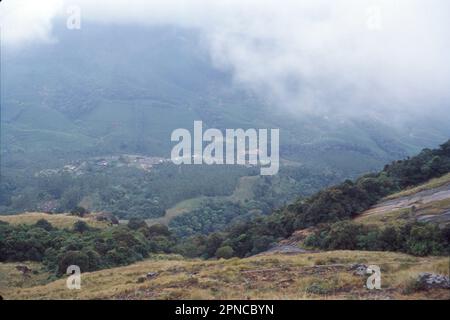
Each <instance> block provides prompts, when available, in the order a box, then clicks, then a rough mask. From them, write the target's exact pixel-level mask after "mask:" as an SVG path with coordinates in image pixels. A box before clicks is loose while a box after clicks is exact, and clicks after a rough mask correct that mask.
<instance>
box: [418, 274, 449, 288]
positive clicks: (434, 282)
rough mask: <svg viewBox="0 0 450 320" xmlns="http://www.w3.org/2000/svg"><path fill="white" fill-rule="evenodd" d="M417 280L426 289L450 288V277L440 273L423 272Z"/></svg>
mask: <svg viewBox="0 0 450 320" xmlns="http://www.w3.org/2000/svg"><path fill="white" fill-rule="evenodd" d="M417 282H418V283H419V285H420V287H422V288H424V289H450V279H449V277H446V276H443V275H440V274H434V273H428V272H425V273H421V274H419V277H418V278H417Z"/></svg>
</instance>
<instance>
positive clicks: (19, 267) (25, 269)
mask: <svg viewBox="0 0 450 320" xmlns="http://www.w3.org/2000/svg"><path fill="white" fill-rule="evenodd" d="M16 269H17V270H18V271H20V272H22V274H23V275H28V274H29V273H30V272H31V269H30V268H28V267H27V266H24V265H17V266H16Z"/></svg>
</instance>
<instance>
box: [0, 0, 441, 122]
mask: <svg viewBox="0 0 450 320" xmlns="http://www.w3.org/2000/svg"><path fill="white" fill-rule="evenodd" d="M71 5H78V6H79V7H80V9H81V18H82V23H83V21H94V22H103V23H112V22H114V23H120V24H143V25H154V24H169V25H175V26H180V27H188V28H196V29H198V30H199V31H200V32H201V33H202V34H203V36H204V39H205V41H206V45H207V48H209V50H210V54H211V57H212V58H213V61H214V63H215V65H216V66H217V67H218V68H224V69H227V70H230V71H231V72H232V74H233V76H234V79H235V81H236V83H237V84H240V85H243V86H246V87H248V88H251V89H253V90H255V92H257V93H260V94H264V95H266V96H267V97H268V98H271V99H274V101H276V102H277V104H278V105H281V106H284V107H286V108H287V109H289V110H293V111H308V110H314V111H321V110H325V111H329V110H330V109H333V110H339V112H343V113H357V112H359V111H361V110H363V109H364V110H366V111H367V110H374V111H377V112H379V111H385V110H390V111H394V113H395V112H396V113H402V112H405V111H406V112H408V111H414V112H421V111H422V112H423V111H424V110H426V112H427V113H429V112H433V111H434V112H437V113H442V112H446V111H450V110H449V109H450V108H449V106H450V104H449V102H450V90H449V88H450V62H449V58H448V57H449V56H450V34H449V33H450V1H448V0H292V1H291V0H273V1H263V0H239V1H238V0H236V1H235V0H231V1H226V0H220V1H219V0H217V1H214V0H185V1H175V0H156V1H151V0H150V1H149V0H145V1H144V0H124V1H119V0H116V1H114V0H96V1H91V0H81V1H77V0H71V1H66V0H40V1H36V0H5V1H2V3H1V4H0V6H1V13H0V18H1V25H2V46H3V47H10V48H15V49H20V48H22V47H23V46H24V45H25V44H27V43H29V42H42V43H43V44H46V45H52V43H54V42H55V41H58V39H56V38H55V37H54V36H53V35H52V26H53V23H54V22H55V20H56V19H55V18H58V17H67V16H68V14H67V8H68V7H69V6H71ZM81 27H83V24H82V25H81ZM428 108H432V110H431V111H430V110H429V109H428Z"/></svg>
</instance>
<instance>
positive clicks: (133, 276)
mask: <svg viewBox="0 0 450 320" xmlns="http://www.w3.org/2000/svg"><path fill="white" fill-rule="evenodd" d="M353 263H364V264H367V265H370V264H376V265H379V266H380V267H381V272H382V290H368V289H366V288H364V284H365V281H366V277H361V276H357V275H354V274H353V273H352V272H351V271H349V266H350V265H351V264H353ZM448 263H449V261H448V258H442V257H427V258H418V257H412V256H408V255H405V254H398V253H390V252H361V251H333V252H320V253H311V254H299V255H280V254H275V255H264V256H255V257H251V258H246V259H237V258H234V259H230V260H219V261H202V260H185V259H182V258H181V257H177V256H175V257H174V256H163V257H159V259H155V258H154V259H149V260H147V261H143V262H139V263H136V264H133V265H130V266H126V267H120V268H114V269H108V270H102V271H97V272H91V273H85V274H83V275H82V284H81V286H82V288H81V290H68V289H66V287H65V279H60V280H57V281H54V282H51V283H49V284H45V285H38V286H35V287H31V288H23V287H22V288H21V287H13V288H10V289H9V290H8V294H7V295H5V296H4V298H6V299H412V298H420V299H430V298H431V299H446V298H450V296H449V291H448V290H433V291H429V292H411V293H405V288H406V287H407V286H408V285H409V283H410V282H411V279H414V278H415V277H417V275H418V274H419V273H420V272H435V273H440V274H448V269H449V266H448ZM148 272H158V276H157V277H155V278H152V279H148V280H146V281H144V282H142V283H138V281H137V279H138V278H139V277H142V276H144V275H145V274H147V273H148Z"/></svg>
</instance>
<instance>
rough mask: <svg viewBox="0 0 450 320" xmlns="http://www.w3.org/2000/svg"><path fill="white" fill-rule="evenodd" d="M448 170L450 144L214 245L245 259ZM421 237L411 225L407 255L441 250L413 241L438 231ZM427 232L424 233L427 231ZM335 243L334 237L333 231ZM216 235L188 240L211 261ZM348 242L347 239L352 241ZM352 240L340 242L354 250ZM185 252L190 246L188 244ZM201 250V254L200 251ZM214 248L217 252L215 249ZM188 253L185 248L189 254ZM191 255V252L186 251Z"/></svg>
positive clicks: (235, 229) (241, 226)
mask: <svg viewBox="0 0 450 320" xmlns="http://www.w3.org/2000/svg"><path fill="white" fill-rule="evenodd" d="M448 172H450V140H449V141H447V142H446V143H444V144H443V145H441V146H440V148H438V149H435V150H430V149H425V150H423V151H422V152H421V153H420V154H419V155H417V156H415V157H412V158H408V159H406V160H400V161H395V162H393V163H392V164H390V165H387V166H385V167H384V169H383V170H382V171H381V172H378V173H373V174H367V175H364V176H362V177H360V178H358V179H356V180H355V181H350V180H347V181H345V182H343V183H341V184H339V185H337V186H333V187H330V188H327V189H325V190H323V191H320V192H318V193H316V194H314V195H313V196H311V197H309V198H306V199H299V200H297V201H296V202H295V203H294V204H292V205H289V206H287V207H285V208H283V209H280V210H277V211H275V212H274V213H273V214H271V215H269V216H266V217H261V216H258V217H255V218H253V219H251V220H250V221H248V222H241V223H238V224H235V225H233V226H231V227H229V228H228V229H227V230H226V231H225V233H220V234H219V236H218V237H219V238H220V237H222V238H223V242H222V243H217V241H216V242H215V245H216V246H217V248H219V247H221V246H225V245H226V246H230V247H231V248H232V249H233V252H234V255H235V256H238V257H245V256H248V255H251V254H255V253H258V252H261V251H264V250H266V249H268V248H269V247H270V245H271V244H273V243H274V242H276V241H277V240H280V239H282V238H286V237H288V236H290V235H291V234H292V232H294V231H295V230H298V229H302V228H307V227H310V226H315V225H318V224H321V223H328V224H330V223H335V222H339V221H344V220H348V219H351V218H352V217H355V216H357V215H358V214H360V213H362V212H363V211H365V210H367V209H368V208H369V207H370V206H372V205H373V204H375V203H376V202H377V201H378V200H380V199H381V198H382V197H385V196H387V195H389V194H392V193H395V192H398V191H400V190H402V189H404V188H407V187H411V186H415V185H417V184H420V183H423V182H425V181H428V180H429V179H431V178H435V177H439V176H441V175H443V174H445V173H448ZM424 228H432V230H431V231H430V230H429V229H426V230H428V231H426V232H428V233H427V234H426V235H425V236H423V232H425V231H421V230H422V229H420V226H414V228H412V229H411V230H413V231H414V232H412V234H411V235H410V238H408V239H410V240H409V241H412V242H411V243H410V244H408V248H402V249H398V250H404V251H405V252H411V253H413V254H419V255H420V254H428V253H430V252H441V249H436V248H434V247H433V249H430V244H424V243H421V240H420V239H421V238H420V237H419V236H418V237H416V236H415V234H416V233H418V234H420V235H421V237H422V238H423V239H424V240H423V241H424V242H427V241H428V239H429V238H430V237H431V238H433V237H438V238H440V237H441V236H440V232H438V230H437V229H436V228H435V227H424ZM426 232H425V233H426ZM332 235H334V236H335V237H336V238H337V239H338V238H339V237H340V236H339V234H338V233H332ZM210 237H214V235H209V236H208V237H198V236H197V237H194V238H192V239H191V240H190V241H192V242H193V243H195V244H196V249H195V251H197V252H198V254H199V255H201V256H204V257H212V256H214V253H215V251H214V253H212V251H211V250H208V249H206V248H208V246H209V245H208V244H206V243H207V242H208V238H210ZM350 240H351V239H345V241H350ZM352 241H353V242H349V243H347V244H343V245H342V248H345V247H346V246H349V247H352V246H354V245H355V241H356V240H355V239H353V240H352ZM184 246H185V250H186V248H187V249H189V248H191V245H190V244H188V243H185V244H184ZM200 248H205V250H200ZM217 248H216V250H217ZM187 251H189V250H187ZM189 254H192V252H190V253H189Z"/></svg>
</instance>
